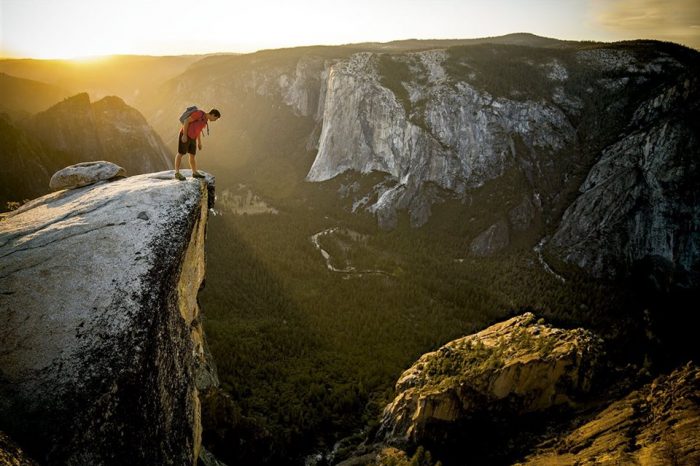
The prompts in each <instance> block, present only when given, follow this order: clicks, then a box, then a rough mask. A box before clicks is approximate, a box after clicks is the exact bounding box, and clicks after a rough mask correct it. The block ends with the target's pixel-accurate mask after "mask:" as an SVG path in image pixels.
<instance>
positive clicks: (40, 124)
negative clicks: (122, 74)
mask: <svg viewBox="0 0 700 466" xmlns="http://www.w3.org/2000/svg"><path fill="white" fill-rule="evenodd" d="M29 127H30V131H31V132H32V133H33V134H34V135H35V136H36V137H37V139H39V140H40V141H41V142H42V143H43V144H44V145H45V146H46V147H47V148H51V149H54V150H58V151H62V152H64V153H67V154H70V155H71V156H72V157H73V163H76V162H90V161H95V160H109V161H110V162H113V163H116V164H117V165H119V166H122V167H124V168H125V169H126V171H127V172H128V173H130V174H141V173H149V172H153V171H159V170H162V169H164V168H168V167H170V166H171V164H172V154H173V153H174V149H173V150H168V148H167V147H166V146H165V144H163V141H162V140H161V138H160V136H158V134H157V133H156V132H155V131H154V130H153V128H151V127H150V126H149V124H148V122H146V119H145V118H144V117H143V116H142V115H141V114H140V113H139V112H138V110H136V109H135V108H133V107H130V106H128V105H126V104H125V103H124V101H123V100H121V99H120V98H119V97H105V98H103V99H101V100H99V101H97V102H94V103H91V102H90V97H89V96H88V95H87V94H78V95H75V96H73V97H71V98H68V99H65V100H64V101H62V102H60V103H58V104H56V105H54V106H53V107H51V108H49V109H48V110H46V111H44V112H41V113H38V114H36V115H35V116H34V117H32V119H31V121H30V122H29ZM58 168H59V167H57V168H56V169H58ZM54 171H55V170H54Z"/></svg>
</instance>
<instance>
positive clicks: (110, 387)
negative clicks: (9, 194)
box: [0, 171, 216, 466]
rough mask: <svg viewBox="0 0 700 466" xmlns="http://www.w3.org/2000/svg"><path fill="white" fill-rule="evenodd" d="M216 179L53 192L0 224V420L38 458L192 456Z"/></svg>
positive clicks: (208, 380)
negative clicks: (200, 296)
mask: <svg viewBox="0 0 700 466" xmlns="http://www.w3.org/2000/svg"><path fill="white" fill-rule="evenodd" d="M213 188H214V180H213V178H212V177H211V176H207V178H206V180H205V181H200V180H196V179H191V178H190V179H188V180H187V181H185V182H180V181H177V180H174V179H173V172H172V171H170V172H160V173H155V174H148V175H140V176H134V177H130V178H123V179H120V180H117V181H112V182H104V183H100V184H95V185H91V186H86V187H82V188H77V189H72V190H64V191H58V192H55V193H53V194H49V195H47V196H44V197H42V198H39V199H36V200H34V201H31V202H29V203H27V204H25V205H24V206H22V207H21V208H20V209H18V210H16V211H13V212H11V213H10V214H9V215H8V216H7V217H6V218H5V219H4V220H3V221H2V222H1V223H0V319H1V320H2V322H3V325H2V326H0V342H1V343H0V423H1V424H2V425H3V429H4V430H5V432H6V433H7V434H8V435H10V436H11V437H12V438H13V439H14V440H15V441H16V442H18V443H19V444H20V445H21V446H22V447H23V448H25V449H26V450H27V451H28V452H29V453H30V455H31V456H33V457H34V458H35V459H36V460H38V461H40V462H41V463H42V464H49V465H53V464H69V465H85V464H91V465H123V464H134V465H154V464H159V465H166V464H170V465H178V466H180V465H186V464H194V462H195V461H196V459H197V457H198V454H199V450H200V443H201V427H200V426H201V423H200V403H199V395H198V394H199V392H200V391H201V390H206V389H207V388H209V387H210V386H211V385H212V384H215V383H216V374H215V372H214V371H213V369H212V366H211V365H210V363H209V361H208V359H207V358H206V344H205V340H204V334H203V331H202V325H201V317H200V311H199V306H198V303H197V293H198V291H199V288H200V286H201V285H202V282H203V279H204V266H205V264H204V237H205V230H206V223H207V215H208V210H209V207H210V206H211V204H212V203H213Z"/></svg>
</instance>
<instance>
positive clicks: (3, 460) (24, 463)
mask: <svg viewBox="0 0 700 466" xmlns="http://www.w3.org/2000/svg"><path fill="white" fill-rule="evenodd" d="M0 464H3V465H11V466H38V465H37V463H36V462H35V461H34V460H32V459H31V458H28V457H27V456H26V455H25V453H24V451H22V449H21V448H20V447H18V446H17V445H16V444H15V443H14V442H13V441H12V439H11V438H9V437H8V436H7V435H5V433H3V432H0Z"/></svg>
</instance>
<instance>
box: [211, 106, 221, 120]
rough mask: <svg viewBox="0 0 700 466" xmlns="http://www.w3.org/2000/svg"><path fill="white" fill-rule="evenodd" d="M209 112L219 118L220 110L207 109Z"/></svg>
mask: <svg viewBox="0 0 700 466" xmlns="http://www.w3.org/2000/svg"><path fill="white" fill-rule="evenodd" d="M209 114H210V115H214V116H215V117H216V118H221V112H220V111H218V110H217V109H215V108H212V109H211V110H210V111H209Z"/></svg>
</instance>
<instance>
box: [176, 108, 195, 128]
mask: <svg viewBox="0 0 700 466" xmlns="http://www.w3.org/2000/svg"><path fill="white" fill-rule="evenodd" d="M197 110H199V109H198V108H197V106H196V105H193V106H191V107H187V108H186V109H185V111H184V112H182V115H180V123H182V124H183V125H184V124H185V120H187V119H188V118H189V117H190V115H192V114H193V113H194V112H196V111H197Z"/></svg>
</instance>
